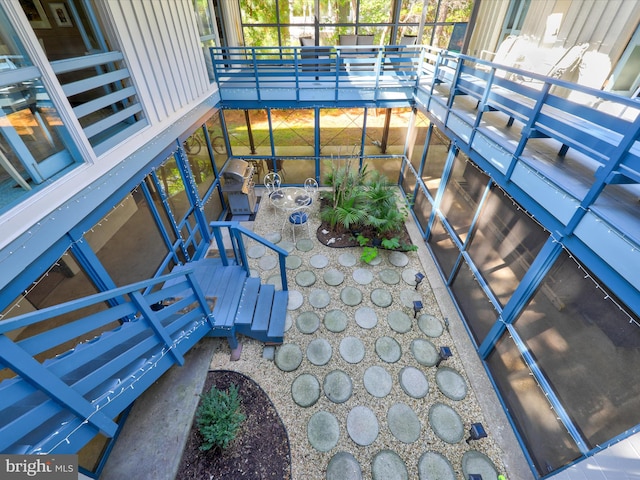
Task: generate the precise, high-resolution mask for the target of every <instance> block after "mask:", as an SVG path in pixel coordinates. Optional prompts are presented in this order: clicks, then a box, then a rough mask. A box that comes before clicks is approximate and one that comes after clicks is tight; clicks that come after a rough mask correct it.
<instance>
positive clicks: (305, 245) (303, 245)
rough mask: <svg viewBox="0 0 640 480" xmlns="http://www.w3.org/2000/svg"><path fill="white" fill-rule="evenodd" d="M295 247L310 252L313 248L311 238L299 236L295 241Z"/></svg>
mask: <svg viewBox="0 0 640 480" xmlns="http://www.w3.org/2000/svg"><path fill="white" fill-rule="evenodd" d="M296 248H297V249H298V250H300V251H301V252H310V251H311V250H313V240H311V239H310V238H301V239H300V240H298V241H297V242H296Z"/></svg>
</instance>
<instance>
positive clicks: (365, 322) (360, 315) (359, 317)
mask: <svg viewBox="0 0 640 480" xmlns="http://www.w3.org/2000/svg"><path fill="white" fill-rule="evenodd" d="M355 318H356V323H357V324H358V325H359V326H360V327H362V328H366V329H371V328H373V327H375V326H376V325H377V324H378V315H377V314H376V311H375V310H374V309H373V308H369V307H360V308H359V309H358V310H356V314H355Z"/></svg>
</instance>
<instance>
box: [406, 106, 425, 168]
mask: <svg viewBox="0 0 640 480" xmlns="http://www.w3.org/2000/svg"><path fill="white" fill-rule="evenodd" d="M429 125H430V122H429V119H428V118H427V116H426V115H425V114H424V113H422V112H420V111H418V112H416V113H415V117H414V125H413V131H412V132H411V133H412V140H411V141H410V142H409V145H408V149H407V158H408V159H409V161H410V162H411V165H413V168H414V169H415V171H416V172H418V169H419V168H420V162H421V161H422V155H423V153H424V144H425V142H426V141H427V133H428V132H429ZM419 173H420V172H418V174H419Z"/></svg>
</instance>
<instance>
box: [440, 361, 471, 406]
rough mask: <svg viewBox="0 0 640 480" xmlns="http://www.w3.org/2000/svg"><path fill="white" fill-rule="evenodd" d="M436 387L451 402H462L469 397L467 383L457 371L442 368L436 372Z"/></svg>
mask: <svg viewBox="0 0 640 480" xmlns="http://www.w3.org/2000/svg"><path fill="white" fill-rule="evenodd" d="M436 385H438V388H439V389H440V391H441V392H442V393H443V394H444V395H445V396H446V397H448V398H450V399H451V400H456V401H460V400H462V399H463V398H464V397H466V396H467V382H465V381H464V378H463V377H462V375H460V374H459V373H458V372H457V371H456V370H454V369H453V368H449V367H440V368H438V371H437V372H436Z"/></svg>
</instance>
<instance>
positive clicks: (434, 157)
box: [422, 126, 451, 198]
mask: <svg viewBox="0 0 640 480" xmlns="http://www.w3.org/2000/svg"><path fill="white" fill-rule="evenodd" d="M450 145H451V141H450V140H449V139H448V138H447V136H446V135H445V134H444V133H442V132H441V131H440V130H438V128H437V127H435V126H434V127H433V129H432V134H431V137H430V139H429V146H428V147H427V158H426V159H425V165H424V171H423V172H422V180H423V181H424V184H425V185H426V187H427V190H429V194H430V195H431V196H432V197H434V198H435V196H436V193H438V188H440V179H441V178H442V172H443V171H444V165H445V163H446V161H447V156H448V154H449V146H450Z"/></svg>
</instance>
